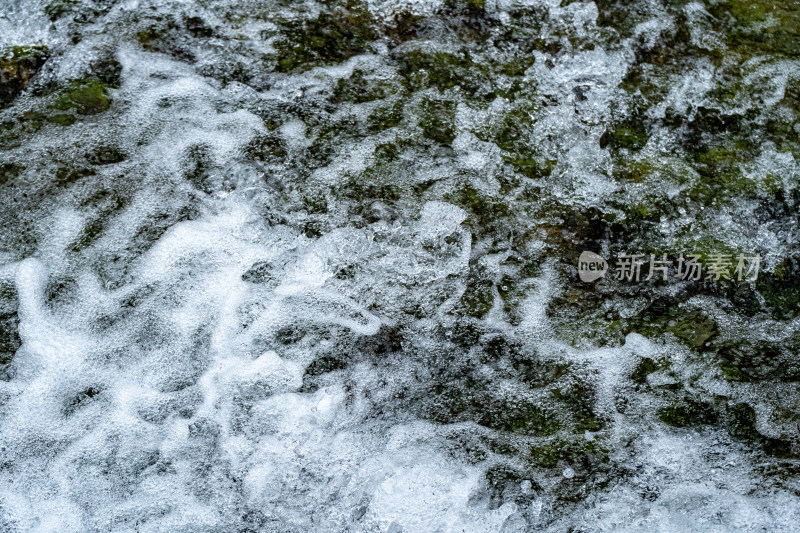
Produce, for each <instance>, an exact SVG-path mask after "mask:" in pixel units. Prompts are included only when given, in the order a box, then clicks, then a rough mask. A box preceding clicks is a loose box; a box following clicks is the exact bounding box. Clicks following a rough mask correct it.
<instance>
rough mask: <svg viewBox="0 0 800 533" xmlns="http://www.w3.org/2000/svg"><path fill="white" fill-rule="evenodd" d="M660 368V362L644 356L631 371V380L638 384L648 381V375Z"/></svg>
mask: <svg viewBox="0 0 800 533" xmlns="http://www.w3.org/2000/svg"><path fill="white" fill-rule="evenodd" d="M658 369H659V365H658V363H656V362H655V361H654V360H653V359H651V358H649V357H642V359H641V360H640V361H639V363H638V364H637V365H636V368H635V369H634V370H633V373H631V381H633V382H634V383H636V384H637V385H644V384H645V383H647V376H649V375H650V374H652V373H653V372H655V371H656V370H658Z"/></svg>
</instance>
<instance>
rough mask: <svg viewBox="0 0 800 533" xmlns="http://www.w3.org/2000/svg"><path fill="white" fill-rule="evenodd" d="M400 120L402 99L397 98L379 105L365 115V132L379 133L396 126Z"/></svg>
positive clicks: (401, 118) (401, 116)
mask: <svg viewBox="0 0 800 533" xmlns="http://www.w3.org/2000/svg"><path fill="white" fill-rule="evenodd" d="M402 121H403V102H402V100H397V101H395V102H394V103H391V104H388V105H379V106H377V107H376V108H375V109H374V110H373V111H372V112H371V113H370V114H369V117H367V132H368V133H379V132H381V131H384V130H388V129H390V128H394V127H395V126H398V125H399V124H400V123H401V122H402Z"/></svg>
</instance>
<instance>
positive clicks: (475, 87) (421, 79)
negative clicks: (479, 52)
mask: <svg viewBox="0 0 800 533" xmlns="http://www.w3.org/2000/svg"><path fill="white" fill-rule="evenodd" d="M398 61H399V63H400V65H399V69H398V72H399V73H400V75H401V76H402V77H403V83H404V85H405V86H406V88H407V89H409V90H410V91H419V90H423V89H427V88H429V87H435V88H436V89H438V90H439V91H441V92H444V91H446V90H448V89H453V88H455V87H460V88H461V89H462V90H463V91H465V92H466V93H467V94H468V95H469V96H483V97H490V96H491V95H492V94H493V93H492V84H491V83H490V81H489V77H488V76H487V74H486V73H485V72H484V69H483V68H482V67H481V66H480V65H478V64H476V63H475V62H473V60H472V56H471V55H470V54H469V53H468V52H467V51H463V50H462V51H459V52H458V53H450V52H443V51H436V52H427V51H423V50H411V51H409V52H407V53H405V54H403V55H402V56H400V57H399V58H398Z"/></svg>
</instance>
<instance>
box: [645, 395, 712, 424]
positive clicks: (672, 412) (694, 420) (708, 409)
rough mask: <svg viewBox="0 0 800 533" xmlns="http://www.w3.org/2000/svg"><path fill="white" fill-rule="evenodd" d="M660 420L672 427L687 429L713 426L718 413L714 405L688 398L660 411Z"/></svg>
mask: <svg viewBox="0 0 800 533" xmlns="http://www.w3.org/2000/svg"><path fill="white" fill-rule="evenodd" d="M658 418H659V419H660V420H661V421H662V422H664V423H665V424H668V425H670V426H673V427H679V428H686V427H696V426H700V425H705V424H713V423H715V422H716V421H717V413H716V411H715V409H714V408H713V406H712V405H710V404H708V403H706V402H704V401H702V400H700V399H697V398H691V397H688V396H687V397H684V398H683V399H681V400H679V401H677V402H675V403H674V404H672V405H670V406H669V407H664V408H662V409H659V411H658Z"/></svg>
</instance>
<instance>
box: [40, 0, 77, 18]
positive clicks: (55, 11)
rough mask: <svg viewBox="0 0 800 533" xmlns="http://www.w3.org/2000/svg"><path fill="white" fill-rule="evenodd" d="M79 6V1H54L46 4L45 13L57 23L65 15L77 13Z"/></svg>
mask: <svg viewBox="0 0 800 533" xmlns="http://www.w3.org/2000/svg"><path fill="white" fill-rule="evenodd" d="M78 4H79V1H78V0H53V1H52V2H48V3H47V4H45V6H44V13H45V15H47V17H48V18H49V19H50V20H51V21H52V22H55V21H57V20H58V19H60V18H61V17H63V16H64V15H66V14H68V13H72V12H73V11H75V9H76V8H77V6H78Z"/></svg>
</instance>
